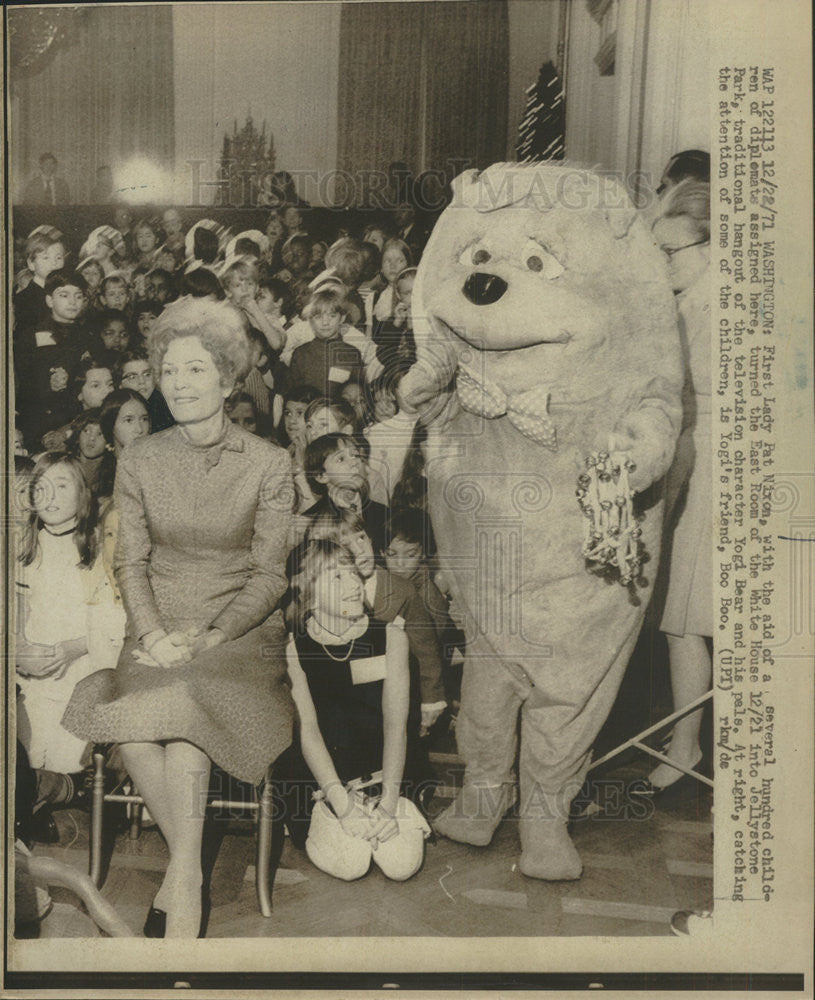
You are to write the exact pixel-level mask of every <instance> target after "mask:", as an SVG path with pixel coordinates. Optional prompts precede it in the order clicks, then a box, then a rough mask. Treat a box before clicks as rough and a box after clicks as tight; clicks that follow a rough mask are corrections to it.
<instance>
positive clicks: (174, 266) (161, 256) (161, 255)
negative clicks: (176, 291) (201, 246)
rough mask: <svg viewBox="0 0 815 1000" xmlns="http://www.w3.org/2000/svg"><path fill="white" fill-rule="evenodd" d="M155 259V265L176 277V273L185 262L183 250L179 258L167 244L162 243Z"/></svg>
mask: <svg viewBox="0 0 815 1000" xmlns="http://www.w3.org/2000/svg"><path fill="white" fill-rule="evenodd" d="M154 259H155V265H156V267H157V268H158V269H159V270H161V271H166V272H167V274H169V275H172V276H175V273H176V271H177V270H178V268H179V267H180V265H181V264H182V263H183V260H184V256H183V250H182V251H181V255H180V256H179V254H178V253H177V252H173V251H172V250H171V249H170V248H169V247H168V246H167V244H166V243H162V244H161V246H160V247H159V248H158V250H156V255H155V258H154Z"/></svg>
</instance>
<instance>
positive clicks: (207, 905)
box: [198, 885, 212, 938]
mask: <svg viewBox="0 0 815 1000" xmlns="http://www.w3.org/2000/svg"><path fill="white" fill-rule="evenodd" d="M211 910H212V899H211V898H210V894H209V887H208V886H203V885H202V886H201V927H200V929H199V931H198V937H199V938H203V937H206V936H207V924H208V923H209V914H210V912H211Z"/></svg>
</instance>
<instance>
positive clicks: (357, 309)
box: [325, 237, 365, 330]
mask: <svg viewBox="0 0 815 1000" xmlns="http://www.w3.org/2000/svg"><path fill="white" fill-rule="evenodd" d="M325 266H326V268H327V269H328V271H329V272H333V276H334V277H336V278H338V279H339V280H340V281H341V282H342V284H343V285H344V286H345V289H346V292H345V305H346V312H347V315H348V322H349V323H350V324H351V325H352V326H356V327H358V328H359V329H362V330H364V329H365V303H364V302H363V300H362V298H361V296H360V294H359V292H358V291H357V289H358V288H359V283H360V282H361V281H362V275H363V271H364V269H365V253H364V251H363V249H362V244H361V243H360V242H359V241H358V240H352V239H350V238H348V237H346V238H345V239H342V240H337V242H336V243H333V244H332V245H331V247H330V248H329V250H328V253H327V254H326V257H325Z"/></svg>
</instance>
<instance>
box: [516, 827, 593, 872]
mask: <svg viewBox="0 0 815 1000" xmlns="http://www.w3.org/2000/svg"><path fill="white" fill-rule="evenodd" d="M520 825H521V847H522V852H521V860H520V862H519V867H520V869H521V871H522V872H523V873H524V875H528V876H529V877H530V878H542V879H545V880H546V881H547V882H559V881H565V880H567V879H569V880H574V879H578V878H580V876H581V875H582V874H583V862H582V861H581V860H580V855H579V854H578V853H577V850H576V848H575V846H574V844H573V843H572V839H571V837H570V836H569V832H568V830H567V829H566V824H565V823H564V822H563V821H562V820H557V819H521V824H520Z"/></svg>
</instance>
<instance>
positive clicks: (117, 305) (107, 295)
mask: <svg viewBox="0 0 815 1000" xmlns="http://www.w3.org/2000/svg"><path fill="white" fill-rule="evenodd" d="M129 302H130V285H129V284H128V281H127V278H126V277H125V276H124V274H122V273H121V272H117V273H116V274H109V275H108V276H107V277H106V278H105V279H104V280H103V281H102V284H101V285H100V286H99V305H100V306H101V307H102V308H103V309H118V310H119V312H123V313H125V315H127V307H128V304H129Z"/></svg>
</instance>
